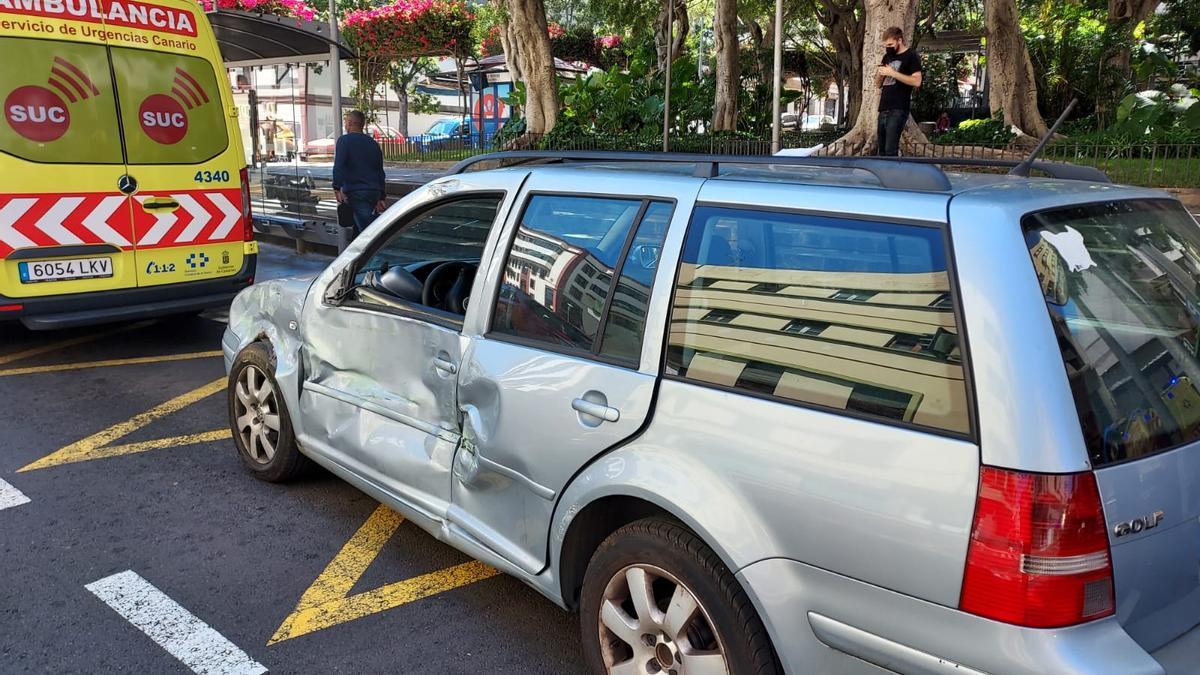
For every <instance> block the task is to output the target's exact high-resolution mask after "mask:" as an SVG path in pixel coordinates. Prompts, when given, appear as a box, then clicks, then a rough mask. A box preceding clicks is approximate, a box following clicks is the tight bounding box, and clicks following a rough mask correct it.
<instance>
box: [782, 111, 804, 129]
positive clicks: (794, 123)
mask: <svg viewBox="0 0 1200 675" xmlns="http://www.w3.org/2000/svg"><path fill="white" fill-rule="evenodd" d="M779 125H780V126H781V127H783V128H784V129H792V130H795V129H797V128H798V127H799V126H800V115H799V113H794V112H785V113H782V114H781V115H780V116H779Z"/></svg>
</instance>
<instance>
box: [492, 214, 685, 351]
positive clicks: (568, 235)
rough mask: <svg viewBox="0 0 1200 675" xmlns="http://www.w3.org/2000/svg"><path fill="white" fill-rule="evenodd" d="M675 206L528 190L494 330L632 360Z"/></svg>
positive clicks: (542, 342) (552, 345)
mask: <svg viewBox="0 0 1200 675" xmlns="http://www.w3.org/2000/svg"><path fill="white" fill-rule="evenodd" d="M672 210H673V205H672V204H669V203H667V202H661V201H654V202H650V201H646V200H640V199H617V198H608V197H578V196H565V195H535V196H533V197H532V198H531V199H530V200H529V203H528V204H527V206H526V208H525V211H524V213H523V214H522V218H521V223H520V226H519V227H518V229H517V232H516V237H515V239H514V240H513V242H512V246H511V248H510V250H509V252H508V257H507V259H506V260H505V265H504V268H503V271H502V275H503V277H502V279H501V286H500V293H499V295H498V297H497V299H496V309H495V312H494V314H493V319H492V328H491V332H492V333H493V334H498V335H501V336H510V337H513V338H517V339H519V340H524V341H531V342H536V343H540V344H544V345H547V346H551V347H558V348H561V349H565V350H568V351H583V352H591V353H596V354H601V355H603V356H605V357H607V358H609V359H612V360H616V361H620V362H623V363H627V364H636V363H637V361H638V358H639V356H640V354H641V339H642V334H643V332H644V329H645V323H646V311H647V308H648V306H649V300H650V290H651V285H652V283H653V279H654V270H655V269H657V266H658V256H659V252H660V251H661V248H662V241H663V237H664V236H665V235H666V228H667V222H668V221H669V219H670V215H671V212H672ZM614 278H615V279H616V283H615V285H614Z"/></svg>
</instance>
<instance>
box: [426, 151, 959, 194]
mask: <svg viewBox="0 0 1200 675" xmlns="http://www.w3.org/2000/svg"><path fill="white" fill-rule="evenodd" d="M506 160H513V162H512V164H509V166H512V165H515V164H521V163H526V162H532V161H537V160H545V161H548V162H670V163H673V164H695V165H696V171H695V174H694V175H696V176H699V177H702V178H716V177H717V176H718V175H719V174H720V165H721V164H760V165H773V166H798V167H815V168H830V169H841V170H859V171H866V172H867V173H870V174H871V175H873V176H875V179H876V180H878V181H879V184H880V185H881V186H883V187H885V188H890V189H894V190H914V191H920V192H946V191H948V190H950V179H949V178H947V177H946V174H945V172H943V171H942V170H941V168H940V167H938V166H937V165H936V164H933V163H922V164H914V163H911V162H906V161H894V160H891V159H880V158H877V157H826V156H820V157H789V156H781V155H706V154H690V153H680V152H613V151H592V150H562V151H550V150H510V151H506V152H493V153H490V154H486V155H477V156H475V157H469V158H467V159H464V160H462V161H460V162H458V163H457V164H455V165H454V166H452V167H450V170H449V171H448V172H447V173H449V174H459V173H463V172H465V171H466V170H467V169H468V168H470V167H471V166H474V165H476V164H479V163H482V162H488V161H497V162H505V161H506Z"/></svg>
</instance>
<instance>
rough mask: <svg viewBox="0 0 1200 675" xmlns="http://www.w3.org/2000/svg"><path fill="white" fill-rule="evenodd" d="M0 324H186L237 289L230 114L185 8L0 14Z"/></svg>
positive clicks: (73, 5)
mask: <svg viewBox="0 0 1200 675" xmlns="http://www.w3.org/2000/svg"><path fill="white" fill-rule="evenodd" d="M0 101H2V102H3V106H4V109H3V120H0V321H2V320H5V319H19V320H20V321H22V322H23V323H24V324H25V325H26V326H28V327H30V328H35V329H38V328H57V327H65V326H73V325H81V324H88V323H98V322H103V321H112V320H120V319H130V318H142V317H147V316H162V315H169V314H177V313H185V312H192V311H197V310H200V309H203V308H206V307H212V306H217V305H221V304H227V303H228V302H229V300H230V299H231V298H232V297H233V296H234V295H235V294H236V293H237V292H238V291H239V290H241V289H242V288H245V287H246V286H248V285H250V284H251V283H253V279H254V267H255V262H256V259H257V253H258V249H257V245H256V243H255V242H254V240H253V234H252V229H251V222H250V195H249V186H248V182H247V175H246V169H245V159H244V158H245V155H244V154H243V151H242V144H241V137H240V134H239V133H238V125H237V119H236V115H237V109H236V108H235V107H234V103H233V96H232V93H231V92H230V89H229V81H228V77H226V75H225V70H224V67H223V66H222V64H221V56H220V53H219V52H218V50H217V43H216V40H215V39H214V37H213V34H212V28H211V27H210V26H209V23H208V20H207V18H206V17H205V15H204V12H203V10H202V9H201V8H200V6H199V5H198V4H196V3H194V2H188V1H187V0H0Z"/></svg>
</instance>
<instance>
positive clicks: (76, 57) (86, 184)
mask: <svg viewBox="0 0 1200 675" xmlns="http://www.w3.org/2000/svg"><path fill="white" fill-rule="evenodd" d="M72 25H73V23H72V22H66V21H61V20H57V19H53V18H40V17H34V16H28V15H20V14H12V13H7V12H0V64H3V65H2V66H0V101H2V102H3V105H4V109H3V118H4V119H3V120H2V121H0V296H4V297H7V298H33V297H38V296H49V295H65V294H73V293H84V292H97V291H108V290H116V289H123V288H131V287H133V286H135V285H136V284H137V269H136V267H137V263H136V260H135V256H136V254H135V236H134V233H133V228H132V223H131V211H130V209H129V207H128V205H127V201H128V199H127V197H125V196H124V195H123V194H122V193H121V191H120V189H119V183H120V182H121V180H122V177H123V176H124V174H125V166H124V158H123V155H122V145H121V136H120V125H119V122H118V111H117V101H116V97H115V90H114V87H113V82H112V77H111V70H110V69H109V61H108V55H107V53H106V48H105V46H104V45H103V44H102V43H96V42H92V43H89V42H85V41H83V40H84V39H85V38H84V37H83V36H81V35H80V32H79V31H78V30H76V31H74V32H72V31H71V30H69V28H70V27H71V26H72ZM0 304H2V303H0Z"/></svg>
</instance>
